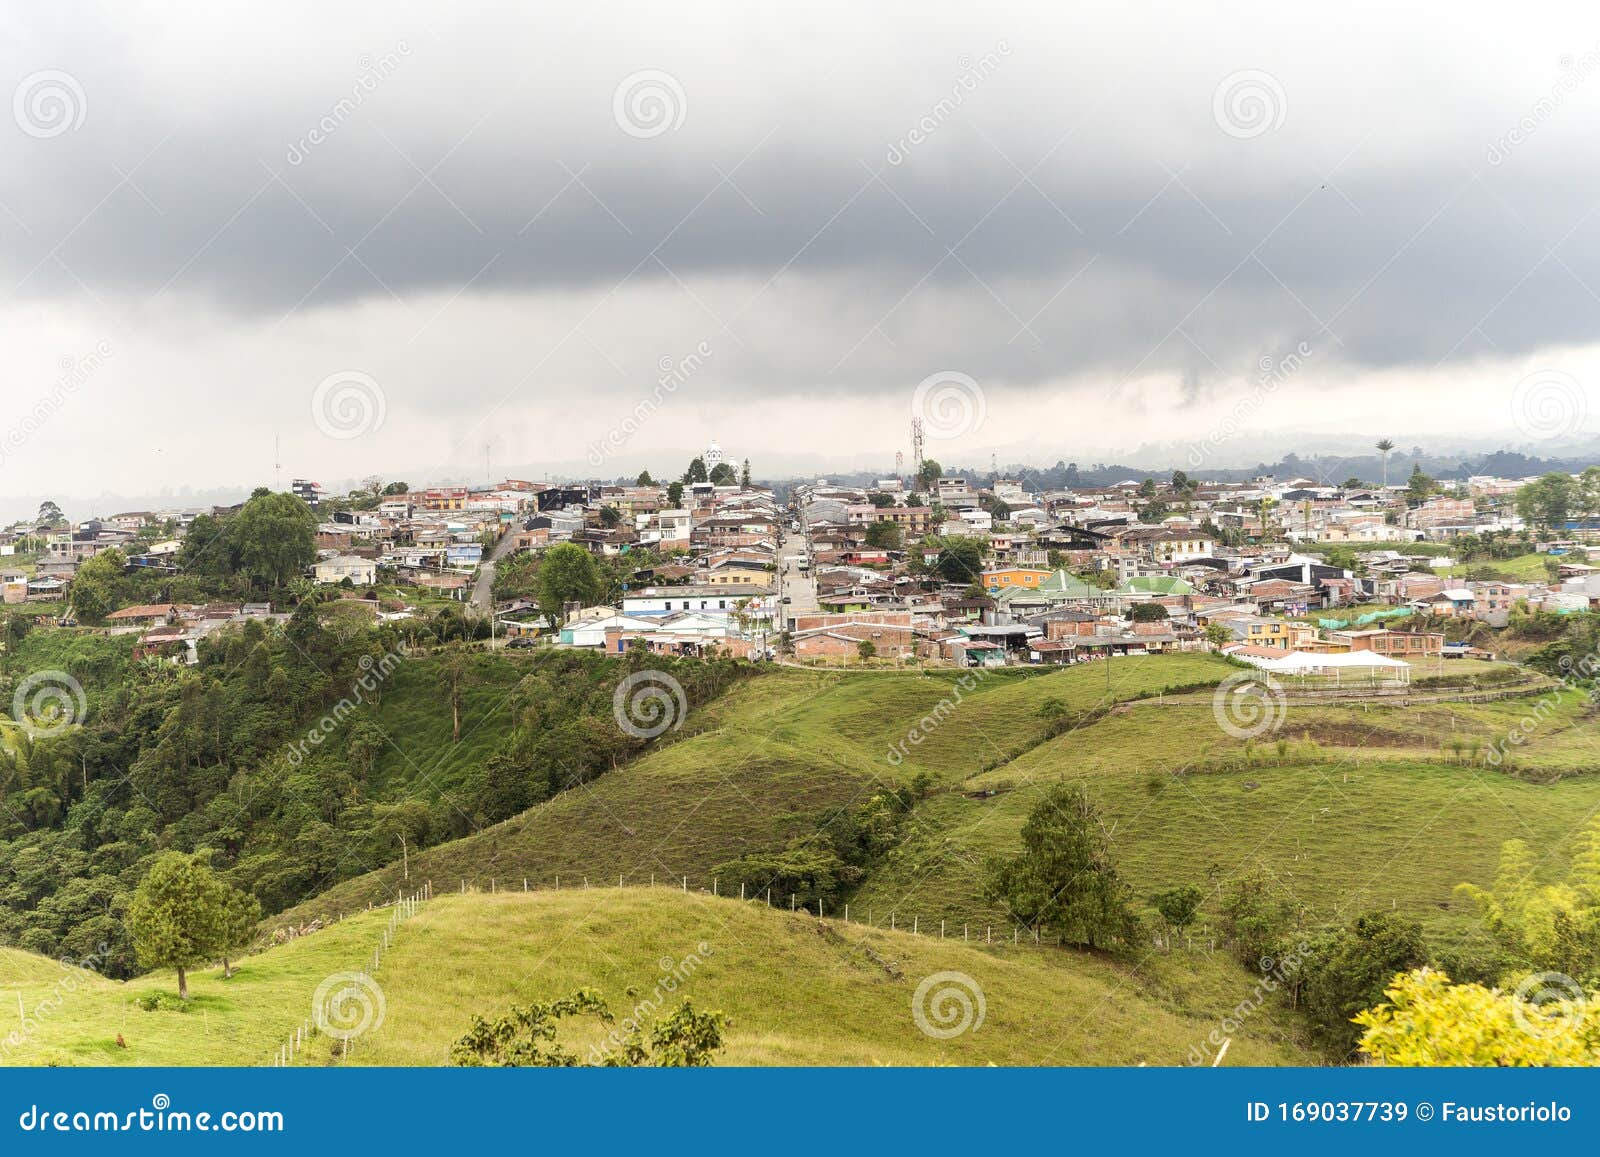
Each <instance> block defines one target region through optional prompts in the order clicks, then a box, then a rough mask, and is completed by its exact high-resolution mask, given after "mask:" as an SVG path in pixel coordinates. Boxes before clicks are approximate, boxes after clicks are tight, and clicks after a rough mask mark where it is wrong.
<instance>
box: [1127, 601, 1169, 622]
mask: <svg viewBox="0 0 1600 1157" xmlns="http://www.w3.org/2000/svg"><path fill="white" fill-rule="evenodd" d="M1168 617H1169V616H1168V615H1167V608H1166V607H1164V606H1162V605H1161V604H1160V603H1134V604H1133V607H1132V608H1131V609H1130V610H1129V611H1128V621H1129V622H1131V623H1164V622H1166V621H1167V619H1168Z"/></svg>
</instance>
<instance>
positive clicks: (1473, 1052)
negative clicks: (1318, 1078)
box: [1353, 968, 1600, 1067]
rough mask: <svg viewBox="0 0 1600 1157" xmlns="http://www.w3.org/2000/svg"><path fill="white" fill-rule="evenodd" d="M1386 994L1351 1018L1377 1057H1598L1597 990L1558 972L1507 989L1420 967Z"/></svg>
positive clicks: (1403, 1060)
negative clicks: (1382, 1000)
mask: <svg viewBox="0 0 1600 1157" xmlns="http://www.w3.org/2000/svg"><path fill="white" fill-rule="evenodd" d="M1384 996H1385V997H1387V998H1388V999H1387V1000H1386V1001H1385V1003H1383V1004H1380V1005H1378V1006H1377V1007H1376V1008H1370V1009H1368V1010H1367V1011H1365V1012H1361V1013H1357V1014H1356V1016H1355V1017H1354V1018H1353V1019H1354V1020H1355V1022H1356V1023H1357V1024H1359V1025H1361V1026H1362V1027H1363V1028H1364V1029H1365V1030H1366V1031H1365V1032H1364V1033H1363V1034H1362V1037H1361V1050H1362V1052H1364V1053H1365V1054H1366V1055H1367V1056H1368V1057H1370V1058H1371V1059H1372V1060H1373V1061H1374V1062H1376V1063H1378V1064H1384V1065H1440V1066H1451V1065H1461V1066H1481V1067H1490V1066H1496V1067H1498V1066H1510V1065H1516V1066H1531V1065H1549V1066H1554V1065H1585V1066H1590V1065H1600V995H1596V994H1594V993H1591V992H1586V991H1585V990H1584V989H1582V988H1580V987H1579V986H1578V985H1577V984H1576V983H1575V982H1573V981H1572V980H1570V979H1569V978H1568V977H1566V976H1563V975H1561V974H1559V973H1535V974H1533V975H1532V976H1529V977H1528V978H1526V979H1524V980H1523V981H1522V982H1521V983H1520V984H1518V985H1517V986H1516V988H1515V989H1514V990H1513V991H1510V992H1505V991H1502V990H1501V989H1498V988H1485V987H1484V986H1483V985H1481V984H1452V983H1451V982H1450V978H1449V977H1448V976H1446V975H1445V974H1444V973H1443V972H1439V971H1437V970H1435V969H1429V968H1422V969H1418V970H1417V971H1415V972H1404V973H1400V974H1399V975H1397V976H1396V977H1395V978H1394V981H1393V983H1391V984H1390V985H1389V987H1388V988H1386V989H1385V990H1384Z"/></svg>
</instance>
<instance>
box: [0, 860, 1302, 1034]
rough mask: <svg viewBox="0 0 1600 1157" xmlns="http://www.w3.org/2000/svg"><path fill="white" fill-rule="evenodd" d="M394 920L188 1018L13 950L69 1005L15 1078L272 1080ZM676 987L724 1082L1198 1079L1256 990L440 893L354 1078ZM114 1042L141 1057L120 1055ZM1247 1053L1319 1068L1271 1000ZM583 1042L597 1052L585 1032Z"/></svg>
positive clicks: (892, 936)
mask: <svg viewBox="0 0 1600 1157" xmlns="http://www.w3.org/2000/svg"><path fill="white" fill-rule="evenodd" d="M387 922H388V913H387V912H384V911H381V910H380V911H376V912H372V913H363V914H361V915H359V916H353V917H351V918H350V919H348V920H345V921H342V922H340V923H339V924H337V925H334V926H333V927H332V928H329V929H326V930H323V931H319V932H316V933H314V934H311V935H308V936H305V937H302V938H301V939H299V940H296V941H294V942H292V943H290V944H287V945H283V946H281V947H277V948H272V949H270V950H268V951H266V952H263V953H261V954H258V955H255V956H251V957H248V958H246V959H245V960H244V961H242V962H241V964H240V965H239V968H238V972H237V974H236V975H235V976H234V977H233V978H232V979H230V980H224V979H222V976H221V974H220V972H218V971H215V970H213V971H208V972H202V973H198V974H196V975H195V976H194V977H193V979H192V981H191V987H192V991H193V992H194V999H193V1001H192V1002H191V1007H190V1008H188V1009H187V1010H180V1009H178V1008H176V1007H170V1006H169V1007H162V1008H159V1009H157V1010H155V1011H145V1010H144V1009H143V1008H141V1007H140V1006H139V1004H138V1003H136V1001H137V1000H138V998H140V997H148V996H149V995H150V994H152V993H167V994H168V995H169V996H170V994H171V992H172V988H173V980H172V976H171V974H170V973H161V974H157V975H151V976H146V977H141V978H139V979H137V980H134V981H131V982H128V983H127V984H114V983H111V982H108V981H102V980H98V979H93V978H91V979H88V980H86V981H83V982H80V983H78V984H77V985H76V987H75V988H74V990H73V991H71V992H67V993H62V992H60V990H59V978H60V977H61V976H62V975H64V973H63V970H62V969H61V967H60V966H59V965H57V964H55V963H53V962H50V961H46V960H43V959H42V958H38V957H29V956H27V955H26V954H23V953H17V952H6V953H4V954H0V989H8V990H11V991H3V992H0V1005H3V1004H6V1003H14V1000H15V994H16V993H20V994H21V996H22V999H23V1003H24V1005H25V1006H27V1007H28V1008H36V1007H38V1006H39V1005H40V1004H41V1002H44V1001H50V1000H55V1001H56V1002H57V1004H58V1007H57V1008H56V1009H55V1011H54V1013H53V1015H48V1016H42V1017H39V1018H37V1022H36V1025H35V1028H34V1031H33V1032H32V1033H31V1034H29V1035H28V1036H27V1038H26V1039H25V1040H23V1041H22V1042H21V1043H19V1044H14V1045H12V1046H10V1047H9V1048H8V1050H7V1057H6V1060H7V1062H8V1063H28V1064H41V1063H52V1064H130V1065H133V1064H138V1065H165V1064H222V1063H228V1064H263V1063H271V1062H272V1060H273V1058H274V1057H275V1055H276V1052H277V1048H278V1045H279V1044H280V1043H281V1042H282V1041H283V1039H284V1038H285V1037H286V1036H287V1034H289V1033H290V1032H292V1031H293V1027H294V1026H295V1025H296V1024H300V1023H302V1022H304V1021H305V1020H306V1019H307V1018H308V1017H309V1016H310V1015H311V1001H312V997H313V994H314V992H315V991H316V989H317V986H318V985H319V984H320V983H321V982H322V981H323V980H324V979H325V978H327V977H328V976H330V975H332V974H334V973H338V972H342V971H347V970H350V969H354V968H357V967H359V966H360V965H361V963H362V961H363V960H364V959H366V958H367V957H369V956H370V953H371V949H372V946H373V945H374V944H375V943H376V942H377V941H378V939H379V937H380V936H381V930H382V928H383V927H384V926H385V925H386V924H387ZM938 972H960V973H962V974H964V975H965V976H966V977H969V978H970V979H971V981H972V982H973V985H975V988H976V990H977V991H981V993H982V997H983V1004H984V1017H983V1021H982V1024H981V1025H978V1026H976V1027H975V1028H973V1029H971V1030H970V1031H967V1032H964V1033H962V1034H960V1035H959V1036H956V1037H953V1038H951V1039H948V1040H938V1039H934V1038H933V1037H930V1036H928V1035H926V1034H925V1033H923V1032H922V1031H921V1030H920V1029H919V1028H918V1027H917V1023H916V1020H915V1019H914V1017H913V1014H912V1005H913V997H914V995H915V994H916V992H917V989H918V985H919V984H920V982H921V981H922V980H923V979H924V978H925V977H928V976H930V975H932V974H934V973H938ZM672 973H676V974H677V976H678V978H680V979H677V980H674V981H673V984H674V986H675V987H676V992H675V993H674V994H673V995H670V996H664V997H663V998H662V1004H663V1010H664V1011H665V1010H670V1008H671V1007H675V1005H676V1002H677V1000H678V999H679V998H680V997H682V996H687V997H689V998H691V999H692V1000H693V1001H694V1002H695V1004H696V1007H698V1008H701V1009H720V1010H722V1011H724V1012H726V1013H727V1014H729V1015H730V1016H731V1018H732V1025H731V1028H730V1030H729V1032H728V1035H727V1043H728V1047H727V1049H726V1051H725V1053H724V1054H723V1055H722V1056H721V1057H720V1058H719V1061H718V1063H721V1064H862V1065H870V1064H913V1065H915V1064H988V1063H995V1064H1024V1063H1028V1064H1061V1065H1073V1064H1141V1063H1148V1064H1153V1065H1173V1064H1182V1063H1185V1060H1186V1058H1187V1057H1188V1056H1189V1055H1190V1052H1189V1050H1190V1049H1191V1047H1193V1046H1196V1045H1199V1044H1200V1043H1201V1042H1203V1041H1204V1040H1205V1039H1206V1037H1207V1036H1208V1035H1209V1034H1210V1033H1212V1032H1213V1030H1216V1029H1217V1027H1218V1024H1219V1023H1220V1021H1221V1020H1222V1018H1223V1017H1224V1016H1226V1015H1228V1014H1229V1013H1230V1012H1232V1011H1233V1010H1235V1008H1236V1006H1237V1005H1239V1004H1240V1002H1241V1001H1247V1000H1249V998H1250V997H1251V994H1252V991H1253V989H1254V985H1255V980H1254V979H1253V978H1251V977H1249V976H1247V975H1246V974H1245V973H1244V972H1242V971H1241V970H1239V969H1238V968H1237V967H1236V966H1235V965H1233V964H1232V963H1231V962H1229V961H1227V960H1226V959H1225V958H1224V957H1223V956H1222V955H1220V954H1219V955H1217V956H1215V957H1207V956H1205V955H1203V954H1187V953H1182V952H1179V953H1175V954H1173V955H1171V956H1157V957H1155V958H1153V959H1151V960H1149V961H1147V962H1145V963H1144V964H1143V965H1142V966H1141V967H1140V968H1138V969H1137V970H1135V969H1133V968H1130V967H1128V966H1126V965H1123V964H1119V963H1115V962H1111V961H1108V960H1106V959H1103V958H1100V957H1095V956H1089V955H1084V954H1079V953H1073V952H1066V951H1061V950H1057V949H1050V948H1035V947H1031V946H1013V945H1010V944H994V945H987V946H985V945H978V944H962V943H960V942H959V941H957V940H952V939H946V940H943V941H941V940H940V939H938V938H937V936H928V935H923V936H913V935H910V934H908V933H904V932H894V933H891V932H886V931H873V930H869V929H864V928H862V927H861V926H859V925H854V924H851V925H845V924H842V923H840V922H838V921H833V920H828V921H819V920H817V919H816V918H815V917H807V916H804V915H793V914H790V913H788V912H784V911H779V910H773V909H769V908H767V907H765V906H764V905H760V904H754V903H749V904H741V903H739V902H738V901H736V900H729V899H712V898H711V897H707V896H701V895H696V894H694V893H688V894H685V893H681V892H674V891H672V890H670V889H665V888H656V889H650V888H628V889H616V888H610V889H591V890H588V891H584V890H574V891H563V892H559V893H556V892H545V893H538V892H535V893H529V894H526V895H524V894H521V893H516V894H498V895H493V896H489V895H483V894H468V895H465V896H459V895H457V896H440V897H438V898H437V899H435V900H433V901H431V902H429V903H427V904H425V905H424V906H423V907H422V909H421V911H420V912H419V913H418V914H417V915H415V916H413V917H412V918H411V919H409V920H407V921H405V922H403V923H402V924H401V925H400V926H399V929H398V931H397V933H396V935H395V939H394V944H393V947H392V948H391V950H390V951H389V952H388V954H387V955H386V956H385V957H384V961H383V964H382V967H381V968H380V970H379V971H378V973H377V974H376V982H377V985H378V987H379V989H381V992H382V995H383V1008H384V1012H383V1019H382V1023H381V1025H379V1026H377V1027H376V1028H374V1029H373V1030H372V1031H370V1032H367V1033H365V1034H364V1035H362V1036H360V1037H359V1038H357V1039H356V1040H355V1042H354V1045H353V1049H352V1056H351V1062H352V1063H357V1064H376V1065H385V1064H407V1065H412V1064H420V1065H431V1064H440V1063H443V1062H444V1060H445V1058H446V1056H447V1053H448V1049H449V1045H450V1042H451V1041H452V1040H454V1039H455V1038H456V1037H458V1036H460V1035H461V1034H462V1033H463V1032H464V1031H465V1030H466V1028H467V1027H468V1024H469V1022H470V1018H471V1016H472V1014H474V1013H481V1014H485V1015H493V1014H496V1013H499V1012H502V1011H504V1010H505V1008H506V1007H507V1006H508V1005H510V1004H511V1003H513V1002H523V1003H525V1002H527V1001H530V1000H536V999H548V998H551V997H555V996H560V995H565V994H567V993H569V992H571V991H572V990H573V989H574V988H577V987H579V986H592V987H596V988H599V989H600V990H601V991H602V992H603V993H604V994H605V995H606V996H607V998H608V999H609V1000H610V1002H611V1005H612V1008H613V1010H615V1011H618V1012H619V1013H623V1012H625V1010H627V1009H630V1008H631V1007H632V1006H633V1005H634V1004H635V1003H636V1002H638V1001H640V1000H644V999H650V998H653V997H654V996H655V994H656V992H657V986H658V985H660V984H662V983H663V977H664V976H665V975H668V974H672ZM76 975H79V976H81V974H76ZM630 989H631V990H633V992H634V993H635V995H634V996H632V997H630V996H629V995H628V991H629V990H630ZM968 991H969V992H970V991H972V989H970V988H969V989H968ZM969 999H970V997H969ZM119 1033H120V1034H121V1035H122V1038H123V1040H124V1042H125V1044H126V1047H121V1046H119V1045H118V1044H117V1043H116V1038H117V1034H119ZM1232 1035H1233V1037H1234V1043H1233V1045H1232V1047H1231V1049H1230V1051H1229V1053H1228V1063H1230V1064H1233V1063H1237V1064H1291V1063H1306V1062H1307V1061H1309V1060H1312V1059H1314V1058H1313V1057H1312V1056H1311V1055H1310V1054H1308V1053H1306V1052H1304V1051H1302V1049H1301V1047H1300V1046H1299V1044H1298V1043H1297V1028H1296V1026H1295V1025H1294V1023H1293V1021H1292V1019H1291V1018H1290V1017H1289V1015H1288V1014H1287V1013H1285V1012H1284V1011H1283V1010H1281V1009H1279V1008H1277V1007H1275V1006H1273V1005H1271V1004H1269V1005H1267V1006H1264V1007H1262V1008H1261V1009H1260V1010H1259V1011H1257V1012H1256V1013H1254V1014H1253V1015H1251V1016H1248V1017H1245V1018H1243V1025H1242V1027H1241V1028H1239V1029H1238V1030H1237V1031H1236V1032H1234V1033H1233V1034H1232ZM591 1038H592V1033H591ZM574 1043H579V1044H588V1043H592V1039H587V1038H585V1037H584V1036H583V1035H582V1034H581V1030H580V1035H579V1036H578V1037H576V1038H575V1040H574ZM331 1045H332V1042H330V1041H328V1040H327V1039H325V1038H323V1039H318V1040H315V1041H313V1043H312V1044H311V1046H310V1047H309V1048H308V1049H306V1050H305V1051H304V1052H303V1053H302V1054H301V1056H300V1057H299V1060H298V1063H302V1064H327V1063H333V1062H334V1061H335V1057H334V1052H333V1049H332V1047H331Z"/></svg>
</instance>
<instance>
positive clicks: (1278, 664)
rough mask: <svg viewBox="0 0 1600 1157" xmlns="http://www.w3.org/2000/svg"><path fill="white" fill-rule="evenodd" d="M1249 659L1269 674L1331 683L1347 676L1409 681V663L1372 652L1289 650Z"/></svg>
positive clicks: (1377, 681)
mask: <svg viewBox="0 0 1600 1157" xmlns="http://www.w3.org/2000/svg"><path fill="white" fill-rule="evenodd" d="M1250 662H1252V663H1253V664H1254V665H1255V666H1256V667H1259V668H1260V669H1261V670H1263V671H1266V672H1269V673H1270V674H1273V675H1285V676H1292V677H1296V678H1308V679H1331V680H1332V681H1333V682H1334V683H1340V682H1343V681H1345V680H1347V679H1348V680H1351V681H1357V680H1363V681H1368V682H1370V683H1372V684H1379V683H1382V684H1387V685H1394V684H1398V683H1410V682H1411V664H1410V663H1407V662H1406V661H1405V660H1404V659H1396V658H1393V657H1391V656H1389V655H1380V654H1378V653H1377V652H1375V651H1339V652H1333V653H1329V654H1324V653H1320V652H1315V651H1291V652H1289V654H1287V655H1284V656H1282V657H1281V658H1276V659H1253V660H1250Z"/></svg>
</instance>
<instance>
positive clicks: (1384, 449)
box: [1378, 438, 1394, 489]
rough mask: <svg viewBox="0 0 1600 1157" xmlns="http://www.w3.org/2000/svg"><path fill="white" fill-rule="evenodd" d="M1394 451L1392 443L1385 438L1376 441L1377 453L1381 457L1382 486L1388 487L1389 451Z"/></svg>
mask: <svg viewBox="0 0 1600 1157" xmlns="http://www.w3.org/2000/svg"><path fill="white" fill-rule="evenodd" d="M1393 449H1394V443H1393V442H1391V441H1389V439H1387V438H1380V439H1378V453H1380V454H1382V455H1383V485H1384V488H1385V489H1388V486H1389V451H1390V450H1393Z"/></svg>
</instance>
